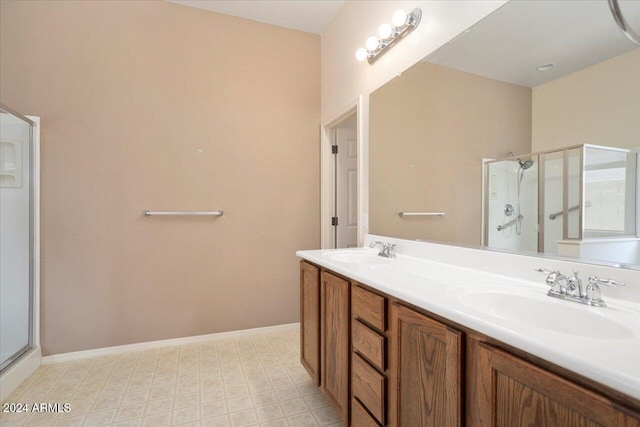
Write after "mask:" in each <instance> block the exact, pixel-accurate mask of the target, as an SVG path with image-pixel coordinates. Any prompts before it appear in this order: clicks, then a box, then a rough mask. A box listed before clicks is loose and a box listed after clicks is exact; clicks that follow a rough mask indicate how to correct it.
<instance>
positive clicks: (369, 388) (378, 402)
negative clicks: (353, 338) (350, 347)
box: [351, 353, 386, 425]
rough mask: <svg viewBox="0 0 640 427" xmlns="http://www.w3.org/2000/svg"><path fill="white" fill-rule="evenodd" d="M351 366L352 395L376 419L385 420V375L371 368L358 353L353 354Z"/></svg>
mask: <svg viewBox="0 0 640 427" xmlns="http://www.w3.org/2000/svg"><path fill="white" fill-rule="evenodd" d="M352 363H353V365H352V367H351V389H352V391H353V397H354V398H356V399H358V400H359V401H360V402H362V404H363V405H364V406H365V407H366V408H367V410H368V411H369V412H371V414H372V415H373V416H374V417H375V418H376V420H377V421H378V422H379V423H380V424H383V425H384V422H385V401H386V390H385V377H384V376H383V375H381V374H380V373H378V372H377V371H376V370H375V369H373V368H372V367H371V366H369V364H368V363H367V362H366V361H365V360H364V359H363V358H362V357H360V356H359V355H357V354H355V353H354V354H353V360H352Z"/></svg>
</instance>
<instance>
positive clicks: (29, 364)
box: [0, 347, 42, 401]
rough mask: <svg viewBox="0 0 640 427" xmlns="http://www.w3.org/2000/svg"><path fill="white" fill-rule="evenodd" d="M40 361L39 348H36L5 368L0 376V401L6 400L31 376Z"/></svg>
mask: <svg viewBox="0 0 640 427" xmlns="http://www.w3.org/2000/svg"><path fill="white" fill-rule="evenodd" d="M41 359H42V353H41V351H40V347H36V348H34V349H32V350H30V351H29V352H28V353H27V354H25V355H24V356H22V357H21V358H20V359H19V360H17V361H16V362H15V363H14V364H13V365H12V366H10V367H9V368H7V370H6V371H5V372H3V373H2V375H1V376H0V400H2V401H3V400H4V399H6V398H7V397H8V396H9V395H10V394H11V393H12V392H13V390H15V389H16V388H17V387H18V386H19V385H20V384H22V382H23V381H24V380H26V379H27V378H28V377H29V376H30V375H31V374H33V373H34V372H35V371H36V369H38V367H40V361H41Z"/></svg>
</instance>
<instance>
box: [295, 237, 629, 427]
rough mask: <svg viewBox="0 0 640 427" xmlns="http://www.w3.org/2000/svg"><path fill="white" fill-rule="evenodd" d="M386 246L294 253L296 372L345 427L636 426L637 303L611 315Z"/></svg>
mask: <svg viewBox="0 0 640 427" xmlns="http://www.w3.org/2000/svg"><path fill="white" fill-rule="evenodd" d="M394 242H401V243H398V246H399V247H400V248H401V249H402V252H403V253H402V254H398V255H397V257H396V258H384V257H380V256H378V251H377V250H370V249H365V248H360V249H347V250H320V251H301V252H298V253H297V254H298V256H300V257H301V258H303V261H301V263H300V291H301V353H300V356H301V362H302V364H303V365H304V366H305V368H306V369H307V371H308V372H309V374H310V375H311V377H312V378H313V380H314V381H315V383H316V384H317V385H318V386H319V387H320V388H321V390H322V393H323V394H324V395H325V396H326V397H327V398H328V400H329V401H330V402H331V403H332V405H333V407H334V409H335V410H336V411H337V412H338V413H339V414H340V416H341V418H342V420H343V422H344V423H345V425H352V426H381V425H382V426H386V425H389V426H402V427H405V426H412V425H433V426H461V425H468V426H481V425H503V426H518V425H541V426H542V425H546V426H550V425H557V426H567V425H571V426H592V425H594V426H595V425H604V426H640V314H639V313H640V312H639V311H638V304H637V303H636V302H628V301H620V300H616V299H612V298H608V300H607V291H605V292H603V294H604V296H603V298H604V299H605V300H607V303H608V305H609V307H606V308H596V307H588V306H581V305H580V304H575V303H572V302H569V301H562V300H557V299H555V298H549V297H548V296H546V292H547V290H548V289H549V287H548V286H547V285H545V284H544V279H545V276H543V275H540V277H539V278H540V280H539V281H537V282H536V281H532V280H521V279H520V278H513V277H510V276H507V275H499V274H495V273H494V272H490V271H487V270H481V269H477V270H476V269H470V268H465V267H461V266H459V265H453V264H446V263H442V262H433V261H430V260H428V259H426V258H423V257H421V254H420V253H419V252H420V251H421V250H422V249H420V248H421V247H422V248H428V250H432V251H433V250H435V251H437V250H438V248H437V247H438V246H440V247H441V248H451V247H446V246H443V245H436V244H428V243H416V242H410V241H402V240H394ZM416 248H418V249H416ZM448 250H453V251H455V250H458V251H462V252H461V253H460V255H463V256H464V253H463V252H464V251H465V250H470V249H466V248H453V249H448ZM476 252H478V251H476ZM494 255H495V256H497V257H500V256H507V257H508V256H511V257H518V256H517V255H511V254H494ZM498 262H499V261H498ZM513 262H514V263H515V264H517V263H518V260H516V259H515V258H514V260H513ZM554 262H556V263H560V261H554V260H541V263H543V264H545V266H548V265H549V264H550V263H554ZM536 274H537V273H536ZM527 277H529V278H530V277H532V276H530V275H527ZM533 277H536V276H533ZM634 277H636V278H637V276H634ZM630 285H631V284H630Z"/></svg>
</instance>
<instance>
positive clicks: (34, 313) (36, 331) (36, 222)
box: [0, 103, 40, 375]
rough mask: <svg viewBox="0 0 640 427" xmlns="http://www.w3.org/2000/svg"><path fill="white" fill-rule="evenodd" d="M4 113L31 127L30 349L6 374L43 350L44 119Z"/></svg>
mask: <svg viewBox="0 0 640 427" xmlns="http://www.w3.org/2000/svg"><path fill="white" fill-rule="evenodd" d="M0 110H2V111H3V112H5V113H8V114H11V115H12V116H14V117H16V118H18V119H20V120H22V121H24V122H25V123H26V124H28V125H29V150H28V152H29V336H28V342H27V345H26V346H24V347H22V348H21V349H20V350H18V351H17V352H16V353H14V354H13V355H12V356H11V357H9V358H8V359H7V360H6V361H5V362H4V363H2V364H0V375H3V374H5V373H7V372H8V371H10V370H11V368H12V367H13V366H15V365H17V364H18V362H19V361H21V360H22V359H23V358H25V357H26V356H27V355H28V354H30V353H31V352H32V351H33V350H34V349H37V348H39V347H40V313H39V307H40V118H39V117H33V116H25V115H23V114H20V113H18V112H17V111H15V110H13V109H12V108H10V107H7V106H6V105H4V104H1V103H0Z"/></svg>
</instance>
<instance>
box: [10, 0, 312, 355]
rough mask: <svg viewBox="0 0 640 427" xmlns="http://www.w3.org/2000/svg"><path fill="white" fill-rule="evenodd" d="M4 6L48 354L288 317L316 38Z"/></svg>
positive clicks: (163, 16)
mask: <svg viewBox="0 0 640 427" xmlns="http://www.w3.org/2000/svg"><path fill="white" fill-rule="evenodd" d="M0 13H1V19H2V21H1V31H2V32H1V34H0V40H1V45H0V52H1V55H2V57H1V61H0V66H1V68H0V75H1V80H0V93H1V102H2V103H5V104H7V105H9V106H10V107H12V108H14V109H16V110H18V111H20V112H22V113H24V114H33V115H37V116H40V117H41V119H42V277H41V280H42V284H41V286H42V307H41V311H42V345H43V351H44V354H56V353H62V352H68V351H75V350H84V349H91V348H98V347H104V346H112V345H120V344H128V343H135V342H142V341H149V340H157V339H164V338H173V337H182V336H189V335H196V334H207V333H213V332H220V331H228V330H237V329H243V328H251V327H258V326H267V325H275V324H282V323H288V322H296V321H298V313H299V295H298V262H297V259H296V257H295V250H298V249H305V248H316V247H318V245H319V225H318V222H319V214H318V213H319V200H318V198H319V169H318V161H319V154H318V151H319V149H318V125H319V119H320V40H319V37H317V36H315V35H311V34H307V33H302V32H297V31H293V30H286V29H282V28H278V27H274V26H269V25H264V24H259V23H256V22H252V21H248V20H242V19H238V18H233V17H228V16H223V15H219V14H215V13H210V12H206V11H202V10H199V9H193V8H188V7H183V6H179V5H176V4H170V3H166V2H156V1H127V2H89V1H84V2H71V1H66V2H64V1H63V2H57V1H42V2H37V1H5V0H3V1H2V2H1V10H0ZM217 208H221V209H224V210H225V214H224V216H223V217H221V218H218V219H211V218H157V217H156V218H143V217H142V216H141V213H142V210H143V209H156V210H209V209H217Z"/></svg>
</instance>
